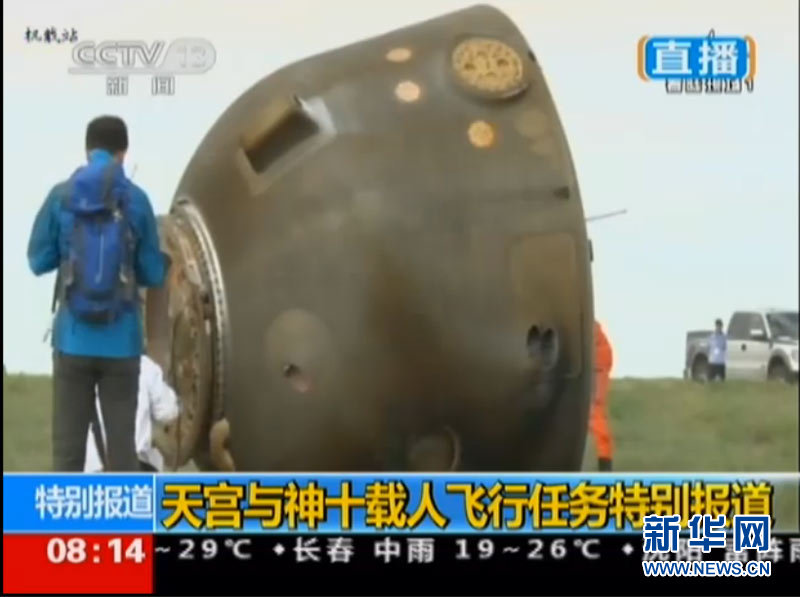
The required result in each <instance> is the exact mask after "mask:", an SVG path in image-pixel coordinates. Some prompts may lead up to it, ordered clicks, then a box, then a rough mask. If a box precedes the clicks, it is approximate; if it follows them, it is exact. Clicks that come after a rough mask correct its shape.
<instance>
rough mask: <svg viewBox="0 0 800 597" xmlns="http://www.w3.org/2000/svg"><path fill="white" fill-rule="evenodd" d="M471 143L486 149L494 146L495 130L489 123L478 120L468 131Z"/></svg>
mask: <svg viewBox="0 0 800 597" xmlns="http://www.w3.org/2000/svg"><path fill="white" fill-rule="evenodd" d="M467 135H468V136H469V141H470V143H472V144H473V145H474V146H475V147H479V148H485V147H491V146H492V145H494V139H495V133H494V128H493V127H492V125H491V124H489V123H488V122H485V121H483V120H476V121H475V122H473V123H472V124H471V125H469V129H468V130H467Z"/></svg>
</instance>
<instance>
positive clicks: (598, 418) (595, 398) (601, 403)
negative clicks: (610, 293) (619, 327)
mask: <svg viewBox="0 0 800 597" xmlns="http://www.w3.org/2000/svg"><path fill="white" fill-rule="evenodd" d="M594 355H595V356H594V394H593V395H592V405H591V410H590V411H589V431H591V433H592V435H593V436H594V442H595V446H596V448H597V468H598V470H600V471H604V472H607V471H610V470H611V467H612V463H613V460H614V437H613V435H612V434H611V426H610V425H609V421H608V393H609V387H610V385H611V369H612V368H613V366H614V352H613V350H612V348H611V342H609V340H608V336H607V335H606V332H605V330H604V329H603V326H602V325H600V323H599V322H597V321H595V322H594Z"/></svg>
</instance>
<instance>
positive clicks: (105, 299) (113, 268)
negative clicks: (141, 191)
mask: <svg viewBox="0 0 800 597" xmlns="http://www.w3.org/2000/svg"><path fill="white" fill-rule="evenodd" d="M68 184H69V185H70V189H69V193H68V195H67V197H66V200H65V201H64V203H63V204H62V206H61V208H62V210H63V211H65V212H66V213H69V214H72V227H71V234H70V236H69V238H68V240H67V247H68V249H67V252H66V255H64V256H63V257H62V262H61V267H60V270H59V276H60V278H61V279H60V282H59V284H60V296H61V301H62V304H64V305H65V306H66V307H67V308H68V309H69V310H70V311H71V312H72V313H73V314H74V315H75V316H76V317H77V318H79V319H81V320H84V321H86V322H89V323H111V322H113V321H115V320H116V319H117V317H119V315H120V314H121V313H122V312H123V311H125V310H128V309H130V307H131V306H132V305H134V304H135V301H136V299H137V293H136V277H135V272H134V261H133V259H134V250H135V240H134V235H133V230H132V229H131V226H130V222H129V217H128V216H129V211H128V208H129V197H130V194H129V192H128V191H129V183H128V181H127V180H126V179H125V175H124V174H123V172H122V167H121V166H120V165H119V164H116V163H112V164H111V165H104V166H98V165H95V164H88V165H87V166H84V167H82V168H79V169H78V170H77V171H76V172H75V174H73V175H72V178H71V179H70V181H69V183H68Z"/></svg>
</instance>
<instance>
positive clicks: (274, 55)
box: [3, 0, 798, 377]
mask: <svg viewBox="0 0 800 597" xmlns="http://www.w3.org/2000/svg"><path fill="white" fill-rule="evenodd" d="M493 4H494V5H495V6H497V7H498V8H501V9H503V10H504V11H505V12H506V13H507V14H508V15H509V16H510V17H511V18H512V19H513V20H514V22H515V23H516V24H517V26H518V27H519V28H520V29H521V30H522V32H523V34H524V35H525V36H526V37H527V39H528V41H529V43H530V45H531V47H532V49H533V50H534V52H535V53H536V55H537V58H538V60H539V62H540V64H541V66H542V69H543V71H544V74H545V77H546V78H547V81H548V84H549V86H550V91H551V93H552V95H553V97H554V99H555V102H556V106H557V108H558V111H559V114H560V116H561V119H562V122H563V125H564V127H565V129H566V132H567V137H568V140H569V143H570V148H571V151H572V157H573V159H574V161H575V166H576V169H577V174H578V180H579V184H580V188H581V192H582V196H583V201H584V205H585V209H586V211H587V214H589V215H591V214H597V213H602V212H606V211H611V210H615V209H619V208H627V209H628V210H629V213H628V215H626V216H623V217H621V218H616V219H610V220H606V221H601V222H597V223H593V224H590V225H589V226H590V230H589V231H590V235H591V237H592V239H593V242H594V248H595V264H594V284H595V295H596V296H595V299H596V310H597V314H598V317H599V318H600V319H601V320H602V321H603V322H604V323H605V324H606V327H607V330H608V332H609V334H610V336H611V339H612V341H613V343H614V347H615V349H616V352H617V367H616V375H625V376H646V377H651V376H675V375H680V373H681V370H682V367H683V361H682V359H683V356H684V352H683V351H684V338H685V332H686V330H688V329H692V328H708V327H709V326H711V325H712V322H713V319H714V318H715V317H723V318H727V317H728V316H729V314H730V313H731V312H732V311H733V310H735V309H741V308H749V307H759V306H779V307H789V308H792V309H797V304H798V137H797V135H798V133H797V131H798V112H797V105H798V57H797V47H798V30H797V27H798V26H797V20H798V3H797V2H796V0H768V1H764V2H756V1H755V0H750V1H749V2H744V1H733V0H722V1H707V0H704V1H703V2H697V1H695V0H685V1H679V0H670V1H669V2H655V1H650V2H644V1H641V0H637V1H634V0H617V1H613V0H603V1H602V2H590V1H588V0H580V1H579V0H573V1H566V0H558V1H557V2H556V1H555V0H553V1H545V0H540V1H535V0H521V1H505V2H495V3H493ZM468 5H469V3H466V2H457V1H445V0H424V1H404V2H400V1H396V2H374V1H372V0H364V1H356V0H353V1H347V0H337V1H336V2H330V1H323V0H319V1H310V0H305V1H303V0H292V1H290V2H283V1H281V2H278V1H274V2H270V1H243V0H226V1H225V2H220V1H217V2H209V1H199V0H171V1H169V2H165V1H164V0H157V1H145V0H140V1H137V2H121V1H116V2H110V1H108V0H103V1H82V0H71V1H70V2H57V1H50V2H46V1H41V0H40V1H37V2H30V1H27V0H15V1H8V0H5V1H4V3H3V15H4V22H3V78H4V85H3V170H4V177H3V216H4V217H3V361H4V363H5V364H6V366H7V367H8V369H9V370H10V371H29V372H49V371H50V368H51V360H50V359H51V356H50V349H49V345H48V344H45V343H43V342H42V338H43V335H44V333H45V330H46V329H47V328H48V325H49V308H50V299H51V293H52V284H53V277H52V276H47V277H42V278H35V277H34V276H33V275H32V274H31V273H30V271H29V270H28V266H27V262H26V257H25V251H26V246H27V242H28V236H29V234H30V229H31V225H32V222H33V218H34V215H35V213H36V211H37V210H38V208H39V206H40V204H41V202H42V201H43V199H44V197H45V195H46V193H47V192H48V191H49V189H50V188H51V186H52V185H53V184H54V183H55V182H57V181H59V180H62V179H64V178H65V177H66V176H68V175H69V174H70V173H71V172H72V171H73V170H74V169H75V167H77V166H78V165H79V163H80V162H81V160H82V159H83V151H82V144H83V137H84V132H85V126H86V123H87V122H88V121H89V120H90V119H91V118H92V117H94V116H96V115H98V114H100V113H116V114H119V115H121V116H122V117H124V118H125V120H126V121H127V122H128V125H129V128H130V131H131V149H130V152H129V160H128V163H127V168H128V170H129V171H130V170H131V168H132V166H133V164H137V165H138V169H137V173H136V181H137V182H138V183H139V184H140V185H142V186H143V187H144V188H145V189H146V190H147V191H148V193H149V194H150V197H151V200H152V202H153V204H154V207H155V209H156V211H157V212H159V213H163V212H166V211H167V209H168V207H169V204H170V202H171V200H172V195H173V192H174V190H175V188H176V185H177V183H178V180H179V178H180V176H181V174H182V172H183V170H184V168H185V166H186V164H187V162H188V160H189V158H190V157H191V155H192V153H193V152H194V150H195V148H196V146H197V144H198V143H199V141H200V140H201V138H202V137H203V136H204V134H205V133H206V131H207V130H208V129H209V127H210V126H211V125H212V124H213V122H214V121H215V120H216V118H217V117H218V116H219V115H220V113H221V112H222V111H223V110H224V109H225V108H226V107H227V106H228V105H229V104H230V103H231V101H233V100H234V99H235V98H236V97H237V96H238V95H240V94H241V93H242V92H243V91H244V90H245V89H246V88H248V87H250V86H251V85H252V84H253V83H254V82H255V81H257V80H258V79H260V78H262V77H263V76H265V75H267V74H269V73H270V72H272V71H274V70H276V69H278V68H280V67H282V66H284V65H286V64H288V63H290V62H293V61H295V60H298V59H300V58H303V57H305V56H309V55H312V54H316V53H319V52H322V51H325V50H328V49H333V48H335V47H338V46H341V45H344V44H348V43H351V42H354V41H357V40H360V39H364V38H367V37H371V36H374V35H378V34H381V33H384V32H387V31H390V30H392V29H396V28H399V27H401V26H404V25H408V24H412V23H414V22H417V21H420V20H424V19H427V18H432V17H435V16H439V15H441V14H444V13H447V12H450V11H452V10H457V9H459V8H463V7H466V6H468ZM112 6H113V7H112ZM767 9H768V10H767ZM105 15H112V16H113V18H110V17H109V16H105ZM49 26H55V27H58V28H59V29H61V28H64V27H67V28H73V27H74V28H75V29H76V30H77V31H78V34H79V36H80V38H81V39H83V40H86V39H92V40H96V41H102V40H108V39H137V40H138V39H141V40H143V41H147V42H151V41H153V40H156V39H160V40H166V41H169V40H171V39H174V38H177V37H202V38H205V39H207V40H209V41H210V42H211V43H212V44H213V45H214V46H215V48H216V51H217V61H216V65H215V66H214V67H213V68H212V69H211V70H210V71H209V72H207V73H205V74H203V75H197V76H192V77H183V78H180V77H179V78H178V79H177V81H176V87H177V88H176V94H175V96H173V97H152V96H151V95H150V87H149V86H150V81H149V78H148V77H141V78H138V79H137V78H135V77H133V78H131V82H130V90H129V94H128V96H127V97H124V98H119V97H107V96H106V95H105V80H104V78H103V77H92V76H83V75H75V74H68V73H67V69H68V67H69V66H70V64H71V57H70V47H69V46H68V45H63V44H62V45H57V44H55V45H48V44H43V43H41V44H26V42H25V41H24V32H25V29H26V27H31V28H39V29H44V28H46V27H49ZM711 28H714V29H715V31H716V34H717V35H718V36H722V35H745V34H749V35H751V36H752V37H754V38H755V40H756V42H757V44H758V71H757V76H756V81H755V90H754V92H753V93H751V94H749V93H745V94H743V95H741V96H729V95H722V96H716V97H715V96H706V95H700V96H696V97H688V96H668V95H667V94H666V93H665V90H664V87H663V85H662V84H658V83H645V82H643V81H641V80H640V79H639V78H638V77H637V75H636V44H637V40H638V39H639V38H640V37H641V36H642V35H645V34H649V35H700V34H705V33H707V32H708V31H709V29H711Z"/></svg>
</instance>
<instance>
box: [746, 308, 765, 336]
mask: <svg viewBox="0 0 800 597" xmlns="http://www.w3.org/2000/svg"><path fill="white" fill-rule="evenodd" d="M750 330H759V331H761V332H763V333H764V334H766V333H767V328H766V327H765V326H764V317H763V315H761V313H750V324H749V326H748V328H747V334H748V336H749V335H750Z"/></svg>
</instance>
